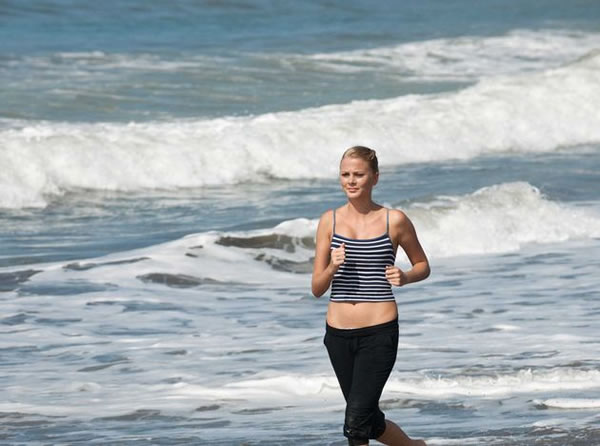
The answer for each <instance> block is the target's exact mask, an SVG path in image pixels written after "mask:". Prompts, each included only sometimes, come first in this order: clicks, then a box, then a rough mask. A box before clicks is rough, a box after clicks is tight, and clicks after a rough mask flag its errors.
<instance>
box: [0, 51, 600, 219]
mask: <svg viewBox="0 0 600 446" xmlns="http://www.w3.org/2000/svg"><path fill="white" fill-rule="evenodd" d="M599 103H600V54H595V53H594V54H590V55H588V56H587V57H585V58H583V59H581V60H579V61H577V62H575V63H573V64H571V65H569V66H566V67H562V68H559V69H555V70H550V71H547V72H543V73H537V74H530V75H520V76H514V77H505V78H498V79H494V80H488V81H483V82H481V83H479V84H477V85H475V86H473V87H471V88H468V89H466V90H463V91H461V92H458V93H450V94H442V95H433V96H405V97H400V98H395V99H389V100H373V101H360V102H352V103H350V104H345V105H330V106H325V107H321V108H315V109H306V110H302V111H298V112H281V113H269V114H265V115H260V116H256V117H244V118H219V119H211V120H204V121H195V122H194V121H186V122H184V121H181V122H170V123H145V124H128V125H121V124H60V123H58V124H56V123H38V124H32V125H30V126H26V127H22V128H13V129H7V130H0V141H2V143H1V146H0V165H2V166H3V168H2V170H0V187H1V189H2V195H1V196H0V207H8V208H19V207H25V206H43V205H45V204H46V203H47V202H48V200H49V197H51V196H53V195H56V194H59V193H61V192H63V191H65V190H71V189H74V188H89V189H101V190H123V191H135V190H143V189H156V188H186V187H202V186H205V185H215V184H226V183H237V182H244V181H262V180H265V179H266V178H269V177H279V178H312V177H331V176H334V175H335V169H336V165H337V162H338V157H339V153H340V151H341V150H342V149H343V148H345V147H347V146H350V145H354V144H356V143H368V145H371V146H373V147H375V148H376V149H377V150H378V153H379V155H380V159H381V164H382V165H389V164H394V163H409V162H417V161H440V160H449V159H468V158H471V157H475V156H478V155H481V154H486V153H497V152H500V153H502V152H507V151H512V152H541V151H552V150H557V149H559V148H561V147H565V146H570V145H577V144H584V143H594V142H597V141H600V109H599V108H598V107H597V104H599Z"/></svg>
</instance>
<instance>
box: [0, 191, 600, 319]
mask: <svg viewBox="0 0 600 446" xmlns="http://www.w3.org/2000/svg"><path fill="white" fill-rule="evenodd" d="M405 212H406V213H407V214H408V215H409V217H410V218H411V220H412V221H413V223H414V224H415V226H416V227H417V228H418V231H419V237H420V240H421V242H422V244H423V246H424V249H425V251H426V252H427V254H428V256H429V257H430V258H432V259H438V258H446V257H452V256H457V255H467V254H476V255H481V254H490V253H505V252H514V251H519V250H521V249H522V248H523V247H524V246H527V245H529V244H548V243H557V242H564V241H568V240H585V239H591V238H598V237H600V214H599V213H598V210H597V209H595V208H590V207H584V206H575V205H572V204H571V205H568V204H565V203H560V202H554V201H551V200H548V199H547V198H545V197H544V196H543V195H542V194H541V192H540V191H539V190H538V189H537V188H535V187H534V186H532V185H530V184H528V183H523V182H517V183H505V184H500V185H493V186H489V187H485V188H482V189H479V190H477V191H475V192H473V193H471V194H467V195H463V196H439V197H436V198H435V199H433V200H432V201H430V202H427V203H413V204H411V205H410V206H408V208H407V209H405ZM317 224H318V220H317V219H308V218H297V219H293V220H288V221H283V222H281V223H280V224H278V225H276V226H274V227H272V228H264V229H256V230H250V231H208V232H202V233H197V234H190V235H188V236H185V237H183V238H181V239H178V240H174V241H169V242H166V243H162V244H159V245H154V246H150V247H146V248H141V249H136V250H132V251H127V252H122V253H114V254H111V255H108V256H105V257H102V258H99V259H92V260H84V259H82V260H80V261H74V262H70V263H67V264H65V263H63V262H58V263H52V264H46V265H32V266H30V267H29V270H28V271H31V272H30V273H28V271H21V270H16V269H15V268H14V267H13V268H5V269H4V271H5V272H4V273H3V275H2V277H3V280H2V284H3V286H4V287H6V288H7V289H13V288H16V287H18V286H19V283H21V282H23V281H25V280H28V279H29V280H30V281H31V283H36V282H37V281H38V280H41V281H45V280H57V281H59V282H64V281H67V282H68V281H70V280H76V279H82V278H85V279H86V280H91V281H92V282H94V281H98V283H103V279H102V277H104V276H106V274H108V275H109V276H110V277H111V282H112V283H118V284H119V285H120V286H124V285H125V284H129V285H130V286H134V287H135V286H136V285H135V284H136V283H139V281H143V282H146V283H156V284H163V285H165V284H166V285H169V286H172V287H179V288H186V287H195V286H198V285H202V284H209V285H210V284H218V283H239V284H241V283H244V284H253V285H254V286H257V285H260V284H268V283H271V282H272V281H273V280H274V278H275V277H276V276H278V275H281V280H285V281H286V282H290V281H291V282H294V283H297V284H302V283H304V282H305V281H306V279H305V278H304V275H305V274H308V273H310V272H311V271H312V263H311V257H312V256H313V254H314V236H315V232H316V227H317ZM400 252H401V251H400ZM402 262H407V259H405V258H404V256H403V255H399V257H398V263H399V264H401V263H402ZM232 264H235V265H243V268H231V265H232ZM124 265H125V266H126V268H123V266H124ZM26 273H27V274H26ZM290 273H292V274H290ZM21 276H22V277H21ZM284 278H285V279H284ZM502 329H507V330H510V329H512V328H511V327H503V328H502Z"/></svg>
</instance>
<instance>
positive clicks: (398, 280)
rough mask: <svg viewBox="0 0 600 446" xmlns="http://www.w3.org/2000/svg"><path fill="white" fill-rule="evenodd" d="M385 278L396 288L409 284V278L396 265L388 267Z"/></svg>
mask: <svg viewBox="0 0 600 446" xmlns="http://www.w3.org/2000/svg"><path fill="white" fill-rule="evenodd" d="M385 278H386V279H387V281H388V282H389V283H391V284H392V285H396V286H402V285H406V284H407V283H408V278H407V277H406V274H405V273H404V271H402V270H401V269H400V268H398V267H397V266H394V265H386V267H385Z"/></svg>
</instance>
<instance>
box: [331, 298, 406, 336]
mask: <svg viewBox="0 0 600 446" xmlns="http://www.w3.org/2000/svg"><path fill="white" fill-rule="evenodd" d="M397 317H398V306H397V305H396V302H392V301H389V302H332V301H329V306H328V308H327V324H329V325H330V326H331V327H335V328H346V329H347V328H363V327H370V326H371V325H377V324H384V323H386V322H389V321H391V320H394V319H396V318H397Z"/></svg>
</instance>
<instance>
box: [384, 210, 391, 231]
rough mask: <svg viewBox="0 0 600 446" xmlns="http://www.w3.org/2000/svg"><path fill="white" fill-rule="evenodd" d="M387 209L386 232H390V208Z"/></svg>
mask: <svg viewBox="0 0 600 446" xmlns="http://www.w3.org/2000/svg"><path fill="white" fill-rule="evenodd" d="M386 210H387V215H386V217H385V233H386V234H389V233H390V210H389V209H386Z"/></svg>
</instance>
